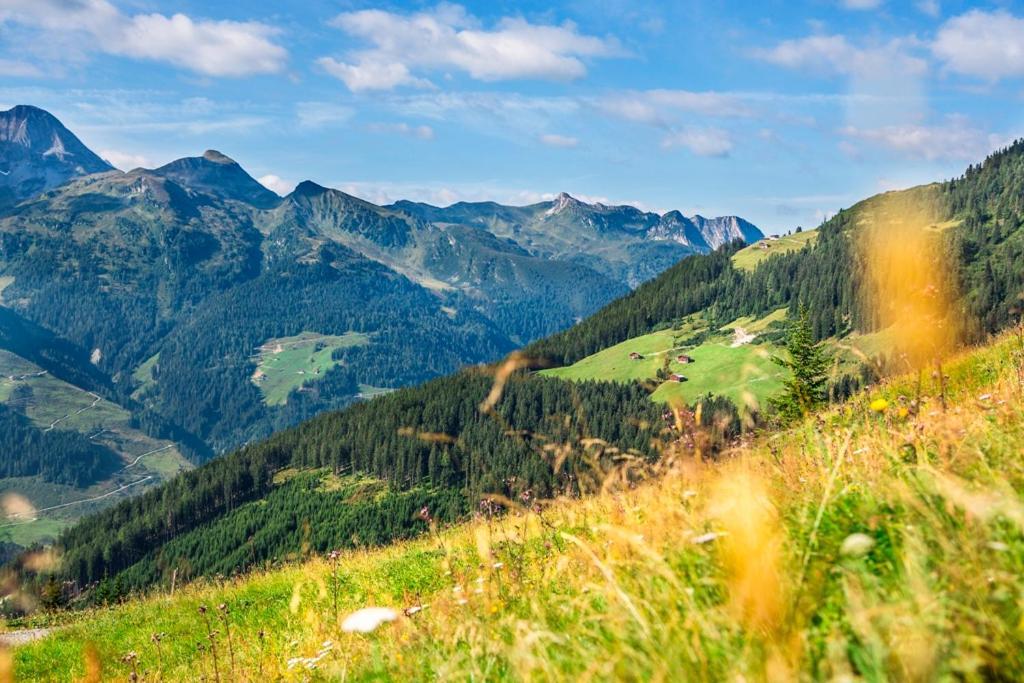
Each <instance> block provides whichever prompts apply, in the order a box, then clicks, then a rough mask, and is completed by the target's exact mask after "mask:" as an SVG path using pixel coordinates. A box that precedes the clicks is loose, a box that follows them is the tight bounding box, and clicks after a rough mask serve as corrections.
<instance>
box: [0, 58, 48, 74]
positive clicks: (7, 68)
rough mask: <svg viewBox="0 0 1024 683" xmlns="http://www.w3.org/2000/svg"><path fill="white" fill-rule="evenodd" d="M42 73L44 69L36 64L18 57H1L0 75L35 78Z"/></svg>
mask: <svg viewBox="0 0 1024 683" xmlns="http://www.w3.org/2000/svg"><path fill="white" fill-rule="evenodd" d="M42 75H43V72H42V70H41V69H40V68H39V67H37V66H36V65H34V64H29V63H28V62H23V61H20V60H16V59H0V76H4V77H7V78H34V77H37V76H42Z"/></svg>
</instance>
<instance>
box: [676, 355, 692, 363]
mask: <svg viewBox="0 0 1024 683" xmlns="http://www.w3.org/2000/svg"><path fill="white" fill-rule="evenodd" d="M676 362H677V363H683V364H689V363H692V362H693V358H691V357H690V356H687V355H686V354H685V353H681V354H679V355H678V356H676Z"/></svg>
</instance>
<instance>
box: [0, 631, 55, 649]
mask: <svg viewBox="0 0 1024 683" xmlns="http://www.w3.org/2000/svg"><path fill="white" fill-rule="evenodd" d="M52 631H53V629H52V628H25V629H21V630H20V631H8V632H7V633H0V646H6V647H18V646H19V645H24V644H25V643H31V642H32V641H33V640H39V639H40V638H45V637H46V636H48V635H50V633H51V632H52Z"/></svg>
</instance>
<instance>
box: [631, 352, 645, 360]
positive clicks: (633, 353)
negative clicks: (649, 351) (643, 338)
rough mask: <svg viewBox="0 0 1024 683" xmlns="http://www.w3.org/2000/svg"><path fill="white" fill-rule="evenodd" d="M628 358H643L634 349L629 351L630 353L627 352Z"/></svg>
mask: <svg viewBox="0 0 1024 683" xmlns="http://www.w3.org/2000/svg"><path fill="white" fill-rule="evenodd" d="M629 359H630V360H642V359H643V356H641V355H640V354H639V353H637V352H636V351H630V353H629Z"/></svg>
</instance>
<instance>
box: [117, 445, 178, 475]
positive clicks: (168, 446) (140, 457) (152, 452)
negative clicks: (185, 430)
mask: <svg viewBox="0 0 1024 683" xmlns="http://www.w3.org/2000/svg"><path fill="white" fill-rule="evenodd" d="M173 446H174V444H172V443H169V444H167V445H166V446H161V447H160V448H155V449H153V450H151V451H147V452H146V453H143V454H142V455H140V456H139V457H137V458H135V459H134V460H132V461H131V463H129V464H128V465H125V466H124V467H122V468H121V469H119V470H118V472H124V471H125V470H126V469H128V468H129V467H135V466H136V465H138V464H139V461H140V460H142V459H143V458H145V457H146V456H147V455H153V454H154V453H159V452H160V451H166V450H167V449H168V448H171V447H173Z"/></svg>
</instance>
